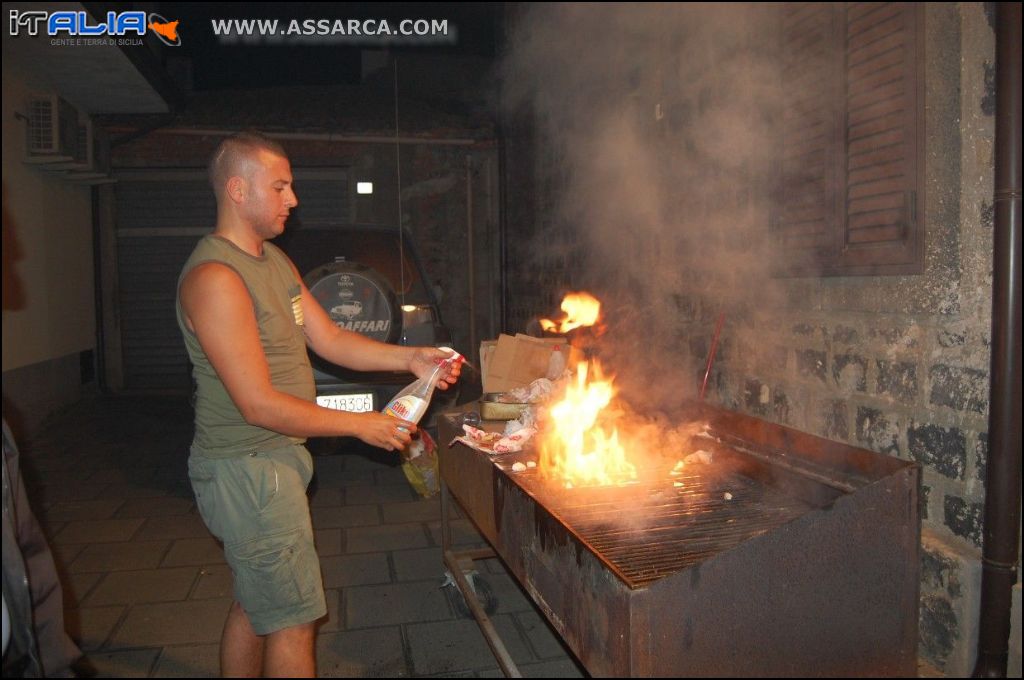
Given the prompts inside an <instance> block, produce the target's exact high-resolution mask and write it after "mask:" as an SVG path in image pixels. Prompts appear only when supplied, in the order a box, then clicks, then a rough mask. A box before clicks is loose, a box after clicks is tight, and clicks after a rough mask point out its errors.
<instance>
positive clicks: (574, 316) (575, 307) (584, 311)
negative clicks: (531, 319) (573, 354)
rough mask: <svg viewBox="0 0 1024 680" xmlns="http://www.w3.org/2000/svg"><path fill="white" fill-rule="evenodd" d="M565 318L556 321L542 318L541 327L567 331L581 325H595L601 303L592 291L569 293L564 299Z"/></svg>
mask: <svg viewBox="0 0 1024 680" xmlns="http://www.w3.org/2000/svg"><path fill="white" fill-rule="evenodd" d="M562 311H563V312H565V318H564V319H562V320H561V321H560V322H558V323H556V322H554V321H551V320H550V319H541V320H540V327H541V328H543V329H544V330H545V331H550V332H555V333H567V332H569V331H571V330H572V329H574V328H579V327H580V326H593V325H594V324H595V323H597V319H598V317H599V316H600V315H601V303H600V302H598V301H597V299H596V298H594V296H592V295H591V294H590V293H569V294H568V295H566V296H565V298H564V299H563V300H562Z"/></svg>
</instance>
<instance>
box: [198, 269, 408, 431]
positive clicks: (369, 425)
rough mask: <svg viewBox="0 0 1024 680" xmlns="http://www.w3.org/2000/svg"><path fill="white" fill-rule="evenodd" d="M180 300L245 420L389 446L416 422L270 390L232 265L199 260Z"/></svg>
mask: <svg viewBox="0 0 1024 680" xmlns="http://www.w3.org/2000/svg"><path fill="white" fill-rule="evenodd" d="M181 304H182V309H183V311H184V313H185V318H186V321H187V322H188V325H189V327H190V328H191V329H192V330H193V331H194V332H195V334H196V337H197V338H198V340H199V344H200V345H201V346H202V348H203V351H204V352H205V353H206V356H207V357H208V358H209V360H210V363H211V364H212V365H213V368H214V369H215V370H216V371H217V375H218V376H219V377H220V379H221V381H222V382H223V383H224V387H225V388H226V389H227V392H228V394H229V395H230V396H231V399H232V401H234V403H235V406H237V407H238V410H239V412H240V413H241V414H242V417H243V418H245V421H246V422H247V423H249V424H251V425H256V426H258V427H263V428H266V429H268V430H272V431H274V432H280V433H281V434H285V435H290V436H295V437H316V436H355V437H359V438H360V439H362V440H363V441H365V442H366V443H368V444H371V445H373V446H379V447H381V448H384V449H387V450H389V451H390V450H393V449H395V448H402V447H404V446H405V445H407V444H408V443H409V441H410V438H409V435H408V434H406V433H405V432H401V431H399V430H397V428H396V425H404V426H405V427H407V428H409V429H410V430H411V431H415V426H413V427H411V428H410V427H409V426H410V425H411V423H407V422H405V421H401V420H397V421H396V419H395V418H393V417H391V416H385V415H383V414H380V413H349V412H346V411H336V410H333V409H327V408H321V407H319V406H317V405H316V404H314V403H312V402H308V401H305V400H304V399H299V398H297V397H294V396H292V395H289V394H285V393H283V392H278V391H277V390H275V389H274V386H273V384H272V383H271V382H270V367H269V366H268V365H267V358H266V356H265V355H264V353H263V347H262V345H261V344H260V339H259V328H258V326H257V324H256V316H255V314H254V313H253V309H252V299H251V298H250V297H249V291H248V290H247V289H246V287H245V284H244V283H243V282H242V279H241V278H240V277H239V276H238V274H236V273H235V272H234V271H233V270H232V269H231V268H230V267H227V266H225V265H222V264H218V263H212V262H211V263H206V264H201V265H199V266H198V267H196V268H195V269H193V270H192V271H191V272H189V274H188V276H186V277H185V280H184V281H183V282H182V284H181Z"/></svg>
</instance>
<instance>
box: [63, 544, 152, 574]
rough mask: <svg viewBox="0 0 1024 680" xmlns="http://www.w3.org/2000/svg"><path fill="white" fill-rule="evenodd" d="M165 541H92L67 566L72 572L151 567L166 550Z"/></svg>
mask: <svg viewBox="0 0 1024 680" xmlns="http://www.w3.org/2000/svg"><path fill="white" fill-rule="evenodd" d="M167 546H168V542H167V541H132V542H129V543H93V544H91V545H88V546H86V548H85V550H83V551H82V552H81V553H80V554H79V555H78V557H76V558H75V561H74V562H72V563H71V565H70V566H69V567H68V571H69V572H70V573H72V574H80V573H82V572H86V571H131V570H135V569H153V568H155V567H157V566H158V565H159V564H160V558H161V557H163V554H164V553H165V552H167Z"/></svg>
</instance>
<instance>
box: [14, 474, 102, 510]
mask: <svg viewBox="0 0 1024 680" xmlns="http://www.w3.org/2000/svg"><path fill="white" fill-rule="evenodd" d="M47 474H50V473H47ZM109 487H110V485H109V484H85V483H74V482H71V483H68V484H66V485H65V486H63V487H60V488H58V487H56V486H51V485H49V484H48V485H47V486H44V487H43V488H42V491H41V494H40V495H39V496H36V495H33V501H36V502H37V505H38V506H39V507H42V505H46V504H49V503H68V502H73V501H91V500H98V499H99V498H101V497H105V498H120V496H111V495H110V494H107V493H106V491H107V489H108V488H109ZM44 500H45V501H48V503H44Z"/></svg>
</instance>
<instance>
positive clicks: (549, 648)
mask: <svg viewBox="0 0 1024 680" xmlns="http://www.w3.org/2000/svg"><path fill="white" fill-rule="evenodd" d="M515 618H516V621H518V622H519V627H520V628H521V629H522V630H523V632H524V633H525V634H526V638H527V639H528V640H529V641H530V646H531V647H532V648H533V651H534V653H536V655H537V657H538V658H541V659H551V658H557V657H564V656H566V655H567V654H569V651H568V648H567V647H566V646H565V645H564V644H563V642H562V638H561V637H560V636H559V635H558V633H557V632H555V630H554V629H553V628H552V627H551V624H549V623H548V622H547V619H545V618H544V617H543V616H541V615H540V614H538V613H537V612H535V611H530V612H520V613H518V614H516V615H515Z"/></svg>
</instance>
